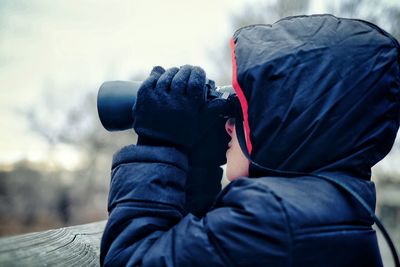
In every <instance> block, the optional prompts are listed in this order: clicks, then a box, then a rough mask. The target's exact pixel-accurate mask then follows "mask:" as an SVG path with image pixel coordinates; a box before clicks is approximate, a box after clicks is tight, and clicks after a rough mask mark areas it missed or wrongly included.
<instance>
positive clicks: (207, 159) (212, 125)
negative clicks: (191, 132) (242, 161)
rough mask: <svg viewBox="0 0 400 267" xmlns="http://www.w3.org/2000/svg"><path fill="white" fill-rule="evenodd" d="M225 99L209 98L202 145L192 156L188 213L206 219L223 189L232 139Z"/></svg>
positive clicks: (196, 147) (201, 134) (190, 154)
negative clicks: (225, 116) (224, 116)
mask: <svg viewBox="0 0 400 267" xmlns="http://www.w3.org/2000/svg"><path fill="white" fill-rule="evenodd" d="M225 108H229V107H227V103H226V101H225V100H222V99H220V98H216V97H214V98H209V99H208V102H207V111H206V113H205V115H204V116H202V118H201V121H200V124H201V127H200V132H199V139H198V142H197V143H196V144H195V145H194V146H193V148H192V150H191V151H190V153H189V172H188V178H187V181H186V190H185V192H186V210H187V212H190V213H192V214H194V215H196V216H199V217H202V216H203V215H204V214H205V213H207V211H208V210H209V208H210V207H211V205H212V204H213V202H214V200H215V197H216V196H217V195H218V193H219V192H220V190H221V179H222V173H223V171H222V168H221V167H220V166H221V165H223V164H225V163H226V150H227V148H228V142H229V140H230V137H229V135H228V134H227V132H226V130H225V122H226V119H225V118H223V117H221V116H219V115H220V114H224V113H225V112H224V109H225Z"/></svg>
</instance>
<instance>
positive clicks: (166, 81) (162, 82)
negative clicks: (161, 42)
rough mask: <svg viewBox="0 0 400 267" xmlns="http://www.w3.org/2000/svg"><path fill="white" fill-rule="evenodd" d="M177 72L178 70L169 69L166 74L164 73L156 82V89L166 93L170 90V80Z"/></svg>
mask: <svg viewBox="0 0 400 267" xmlns="http://www.w3.org/2000/svg"><path fill="white" fill-rule="evenodd" d="M178 71H179V69H178V68H170V69H168V70H167V71H166V72H164V73H163V74H162V75H161V77H160V78H159V79H158V81H157V85H156V88H157V90H159V91H160V92H161V91H162V92H168V91H170V89H171V83H172V79H173V78H174V76H175V75H176V73H177V72H178Z"/></svg>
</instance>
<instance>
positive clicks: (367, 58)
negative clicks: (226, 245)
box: [231, 15, 400, 179]
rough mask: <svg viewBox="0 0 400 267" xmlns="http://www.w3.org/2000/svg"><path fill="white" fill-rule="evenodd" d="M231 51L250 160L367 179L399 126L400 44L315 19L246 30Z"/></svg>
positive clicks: (368, 27) (370, 30)
mask: <svg viewBox="0 0 400 267" xmlns="http://www.w3.org/2000/svg"><path fill="white" fill-rule="evenodd" d="M231 48H232V60H233V83H232V84H233V87H234V89H235V91H236V93H237V95H238V97H239V101H240V104H241V108H242V113H243V119H244V128H245V136H246V144H247V149H248V151H249V152H250V155H251V158H252V160H253V161H255V162H256V163H258V164H260V165H262V166H265V167H267V168H270V169H278V170H283V171H297V172H307V173H312V172H314V173H316V172H327V171H328V172H330V171H333V172H341V173H347V174H349V175H351V176H357V177H359V178H363V179H370V176H371V167H372V166H373V165H374V164H376V163H377V162H378V161H379V160H381V159H382V158H383V157H384V156H385V155H386V154H387V153H388V152H389V151H390V149H391V147H392V145H393V142H394V140H395V137H396V133H397V129H398V127H399V116H400V105H399V90H400V70H399V61H400V57H399V51H400V47H399V44H398V42H397V41H396V39H395V38H393V37H392V36H390V35H389V34H388V33H386V32H385V31H383V30H382V29H380V28H379V27H377V26H376V25H373V24H371V23H369V22H366V21H361V20H353V19H343V18H337V17H334V16H332V15H313V16H297V17H289V18H285V19H282V20H280V21H278V22H276V23H274V24H272V25H251V26H248V27H244V28H241V29H239V30H237V31H236V32H235V34H234V36H233V38H232V40H231ZM250 170H251V168H250ZM250 175H251V174H250Z"/></svg>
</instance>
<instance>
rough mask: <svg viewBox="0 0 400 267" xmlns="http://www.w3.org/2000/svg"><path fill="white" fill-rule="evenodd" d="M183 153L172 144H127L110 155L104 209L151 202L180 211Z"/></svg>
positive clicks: (184, 180)
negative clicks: (157, 145)
mask: <svg viewBox="0 0 400 267" xmlns="http://www.w3.org/2000/svg"><path fill="white" fill-rule="evenodd" d="M187 168H188V164H187V157H186V156H185V155H184V154H183V153H181V152H179V151H178V150H176V149H174V148H169V147H150V146H135V145H130V146H127V147H124V148H122V149H121V150H120V151H119V152H117V153H116V154H115V155H114V158H113V162H112V172H111V185H110V194H109V200H108V211H109V212H111V211H112V210H113V209H114V207H115V206H116V205H119V204H122V205H129V203H131V202H141V203H145V202H152V203H160V204H166V205H170V206H173V207H175V208H177V209H178V210H180V211H181V212H183V211H184V205H185V183H186V178H187Z"/></svg>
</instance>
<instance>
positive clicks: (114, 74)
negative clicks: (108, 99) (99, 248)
mask: <svg viewBox="0 0 400 267" xmlns="http://www.w3.org/2000/svg"><path fill="white" fill-rule="evenodd" d="M318 13H332V14H334V15H336V16H341V17H353V18H361V19H365V20H369V21H371V22H373V23H376V24H378V25H379V26H380V27H382V28H383V29H385V30H386V31H388V32H389V33H391V34H392V35H394V36H395V37H396V38H397V39H399V38H400V1H398V0H336V1H321V0H298V1H294V0H292V1H290V0H281V1H278V0H276V1H274V0H264V1H260V0H246V1H244V0H219V1H197V0H185V1H183V0H182V1H177V0H171V1H162V0H146V1H139V0H129V1H128V0H120V1H99V0H96V1H94V0H81V1H53V0H42V1H29V0H24V1H23V0H1V1H0V85H1V91H0V129H1V132H0V236H8V235H14V234H20V233H26V232H32V231H40V230H44V229H49V228H58V227H62V226H68V225H76V224H83V223H88V222H93V221H98V220H104V219H106V218H107V213H106V202H107V193H108V184H109V173H110V164H111V157H112V154H113V153H114V152H115V151H116V150H117V149H119V148H120V147H122V146H123V145H126V144H130V143H134V142H135V141H136V136H135V135H134V133H133V131H126V132H118V133H108V132H106V131H105V130H104V129H103V128H102V126H101V124H100V122H99V120H98V117H97V110H96V94H97V90H98V88H99V86H100V85H101V83H102V82H103V81H106V80H143V79H144V78H145V77H146V76H147V74H148V73H149V72H150V70H151V68H152V66H155V65H162V66H165V67H172V66H181V65H184V64H187V63H188V64H192V65H199V66H202V67H203V68H204V69H205V70H206V72H207V75H208V77H209V78H211V79H213V80H215V81H216V84H218V85H227V84H230V81H231V61H230V50H229V39H230V37H231V36H232V34H233V33H234V30H235V29H237V28H238V27H241V26H244V25H247V24H252V23H273V22H275V21H276V20H278V19H280V18H282V17H285V16H289V15H296V14H318ZM399 157H400V146H399V142H396V144H395V146H394V148H393V150H392V151H391V153H390V154H389V155H388V156H387V157H386V158H385V160H383V161H382V162H381V163H379V164H378V165H377V166H375V167H374V170H373V181H374V182H375V183H376V186H377V193H378V194H377V195H378V196H377V197H378V199H377V200H378V202H377V212H378V214H379V216H380V217H381V218H382V220H383V222H384V224H385V225H386V226H387V228H388V230H389V232H390V233H391V235H392V237H393V238H394V240H395V243H396V244H397V246H398V249H399V248H400V245H399V244H400V161H399ZM385 246H386V245H385V244H383V243H382V244H381V247H382V250H383V254H384V257H388V252H387V248H386V247H385ZM389 261H390V260H389Z"/></svg>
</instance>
